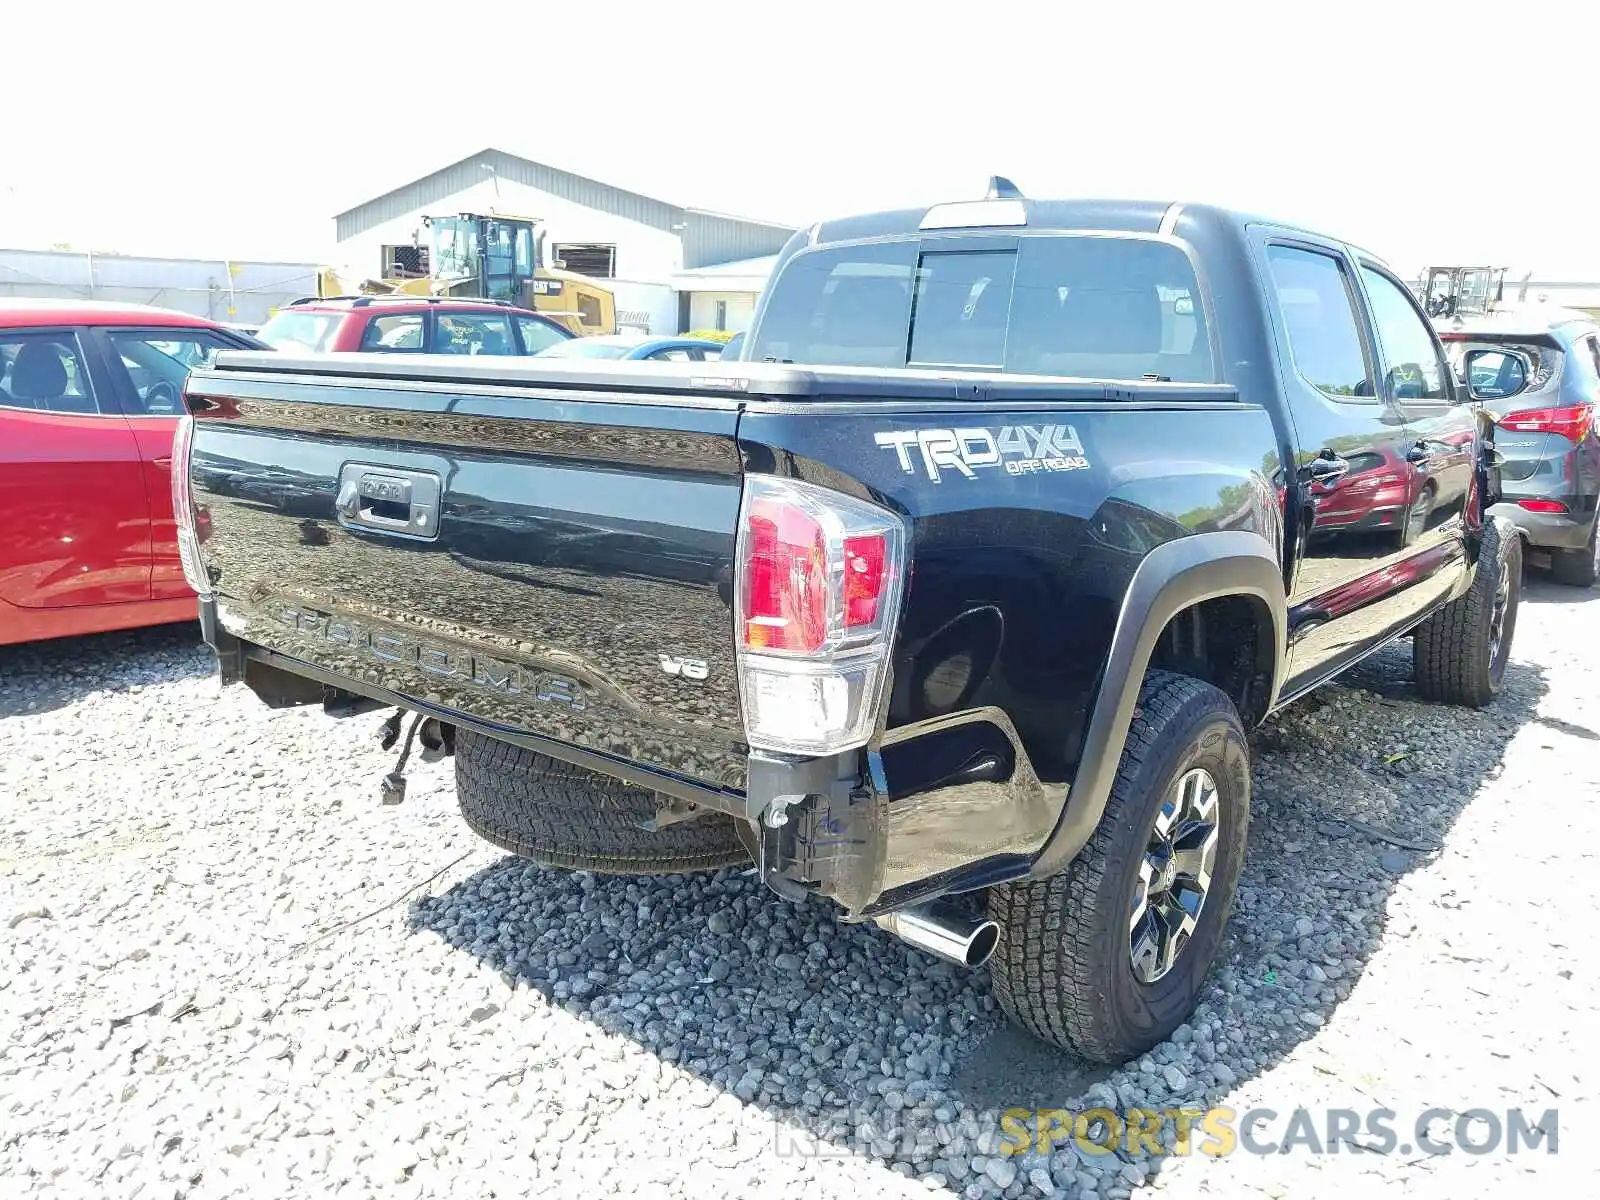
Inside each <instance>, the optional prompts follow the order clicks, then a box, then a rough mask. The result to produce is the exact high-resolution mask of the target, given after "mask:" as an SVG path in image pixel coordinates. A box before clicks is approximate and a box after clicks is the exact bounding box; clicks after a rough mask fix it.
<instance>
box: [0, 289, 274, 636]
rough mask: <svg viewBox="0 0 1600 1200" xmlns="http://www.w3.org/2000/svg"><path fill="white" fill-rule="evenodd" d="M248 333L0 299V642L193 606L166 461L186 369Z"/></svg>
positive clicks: (191, 611) (247, 342) (184, 612)
mask: <svg viewBox="0 0 1600 1200" xmlns="http://www.w3.org/2000/svg"><path fill="white" fill-rule="evenodd" d="M227 348H252V349H261V348H262V343H260V342H258V341H256V340H255V339H253V338H252V337H250V336H249V335H248V334H243V333H239V332H236V331H234V330H230V329H227V328H225V327H223V326H221V325H219V324H217V323H215V322H212V321H207V320H204V319H203V318H200V317H194V316H190V315H188V314H186V313H179V312H170V311H168V310H166V309H160V308H146V307H143V306H141V305H132V304H102V303H95V302H92V301H63V300H21V299H0V514H3V515H4V519H3V520H0V645H4V644H7V643H12V642H28V641H33V640H35V639H38V638H52V637H67V636H71V635H74V634H81V633H99V632H102V631H105V630H108V629H128V628H131V627H133V626H136V625H158V624H161V623H163V622H167V621H183V620H189V619H192V618H193V617H194V616H195V611H196V610H195V598H194V593H193V592H191V591H190V590H189V588H188V585H187V584H185V583H184V581H183V571H182V569H181V567H180V566H179V565H178V545H177V540H176V536H175V534H174V532H173V524H172V494H171V485H170V483H169V480H168V469H169V467H170V465H171V461H172V437H173V432H174V430H175V429H176V427H177V422H178V414H179V412H180V411H181V405H182V394H183V382H184V377H185V376H186V375H187V374H188V372H189V368H190V367H191V366H193V365H194V364H195V363H197V362H201V361H203V360H204V359H205V358H206V357H207V356H208V355H210V354H211V353H212V352H213V351H215V350H219V349H227Z"/></svg>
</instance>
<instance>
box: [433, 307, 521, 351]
mask: <svg viewBox="0 0 1600 1200" xmlns="http://www.w3.org/2000/svg"><path fill="white" fill-rule="evenodd" d="M437 320H438V325H437V327H436V331H435V334H434V339H433V350H434V353H435V354H515V353H516V352H517V348H516V346H515V345H513V344H512V341H511V318H510V317H508V316H507V315H506V314H504V313H487V314H485V313H466V312H455V313H439V314H437Z"/></svg>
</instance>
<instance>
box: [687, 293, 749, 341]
mask: <svg viewBox="0 0 1600 1200" xmlns="http://www.w3.org/2000/svg"><path fill="white" fill-rule="evenodd" d="M719 300H722V301H725V302H726V303H727V306H728V309H727V320H726V321H725V322H724V325H723V327H724V328H725V329H726V330H727V331H728V332H729V333H743V332H744V331H745V330H747V329H749V328H750V321H751V319H752V318H753V317H754V316H755V313H756V297H755V294H754V293H753V292H691V293H690V294H689V328H690V329H715V328H716V327H717V301H719Z"/></svg>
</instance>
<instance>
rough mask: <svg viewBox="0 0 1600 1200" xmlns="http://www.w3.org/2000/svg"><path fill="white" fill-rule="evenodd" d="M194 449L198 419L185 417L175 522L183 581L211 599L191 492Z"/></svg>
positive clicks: (176, 469) (176, 461) (176, 444)
mask: <svg viewBox="0 0 1600 1200" xmlns="http://www.w3.org/2000/svg"><path fill="white" fill-rule="evenodd" d="M193 446H194V418H193V417H192V416H189V415H188V414H185V415H184V416H183V417H182V418H181V419H180V420H179V421H178V432H177V433H175V434H174V435H173V437H172V519H173V522H174V523H175V524H176V525H177V529H178V561H179V562H180V563H182V564H183V577H184V579H185V580H186V581H187V582H188V584H189V586H190V587H191V588H193V589H194V590H195V591H196V592H197V593H199V594H200V595H201V596H209V595H211V580H210V579H209V578H208V577H207V575H206V569H205V567H204V566H203V565H202V564H201V562H200V539H199V537H198V536H197V534H196V532H195V509H194V495H193V493H191V492H190V490H189V458H190V453H191V451H192V449H193Z"/></svg>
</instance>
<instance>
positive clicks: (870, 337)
mask: <svg viewBox="0 0 1600 1200" xmlns="http://www.w3.org/2000/svg"><path fill="white" fill-rule="evenodd" d="M745 357H746V359H747V360H753V361H758V362H759V361H762V360H769V361H777V362H793V363H814V364H819V365H821V364H827V365H836V366H856V367H906V366H912V367H928V368H940V367H942V368H955V369H961V370H980V371H1003V372H1007V373H1015V374H1036V375H1054V376H1063V377H1073V378H1088V379H1117V380H1140V379H1151V378H1156V379H1166V380H1172V381H1174V382H1182V383H1210V382H1213V381H1214V380H1215V371H1214V367H1213V363H1212V358H1211V344H1210V339H1209V336H1208V334H1207V330H1206V319H1205V308H1204V305H1203V303H1202V302H1201V297H1200V289H1199V285H1198V283H1197V281H1196V278H1195V273H1194V268H1193V266H1192V265H1191V264H1190V262H1189V258H1188V256H1187V255H1186V254H1185V253H1184V252H1183V251H1182V250H1181V249H1179V248H1178V247H1177V246H1175V245H1173V244H1171V243H1170V242H1167V241H1163V240H1159V239H1155V238H1142V237H1134V236H1105V235H1096V234H1067V233H1062V234H1046V235H1032V236H1018V237H994V238H991V237H976V238H971V239H967V238H962V239H953V238H926V239H920V240H905V241H896V242H878V243H866V244H860V245H845V246H829V247H824V248H822V249H819V250H813V251H806V252H802V253H800V254H797V255H796V256H795V257H794V258H792V259H790V260H789V262H788V263H787V264H785V266H784V268H783V270H782V273H781V274H780V276H779V278H778V279H777V280H776V281H774V283H773V290H772V294H771V297H770V298H769V300H768V302H767V306H766V310H765V312H764V313H763V315H762V319H761V323H760V325H759V326H758V328H757V329H756V331H755V333H754V335H753V338H752V344H751V346H750V349H749V351H748V353H747V354H746V355H745Z"/></svg>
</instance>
